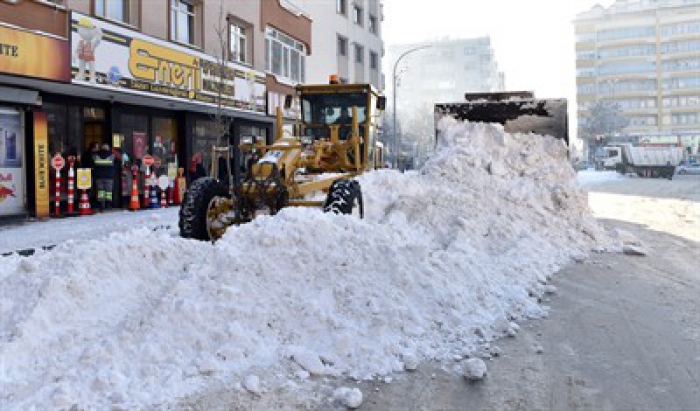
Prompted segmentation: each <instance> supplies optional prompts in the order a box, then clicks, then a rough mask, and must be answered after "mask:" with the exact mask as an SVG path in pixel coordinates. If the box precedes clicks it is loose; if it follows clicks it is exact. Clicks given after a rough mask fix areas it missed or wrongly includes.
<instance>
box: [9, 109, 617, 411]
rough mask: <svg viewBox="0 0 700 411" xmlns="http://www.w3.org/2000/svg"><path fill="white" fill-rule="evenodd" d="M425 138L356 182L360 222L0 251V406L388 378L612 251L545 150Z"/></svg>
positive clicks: (136, 234)
mask: <svg viewBox="0 0 700 411" xmlns="http://www.w3.org/2000/svg"><path fill="white" fill-rule="evenodd" d="M440 129H441V138H440V139H439V142H440V143H439V146H438V147H437V150H436V154H435V156H434V157H433V158H432V159H431V160H430V161H429V162H428V163H427V164H426V165H425V166H424V167H423V168H422V169H421V170H419V171H418V172H412V173H405V174H401V173H399V172H396V171H390V170H384V171H377V172H372V173H369V174H366V175H364V176H363V177H361V178H360V181H361V184H362V188H363V195H364V199H365V219H362V220H361V219H358V218H356V217H352V216H337V215H330V214H323V213H322V212H321V211H320V210H316V209H301V208H298V209H285V210H283V211H282V212H281V213H279V214H278V215H276V216H274V217H269V216H263V217H260V218H258V219H256V220H255V221H253V222H252V223H250V224H246V225H243V226H240V227H236V228H232V229H230V230H228V232H227V233H226V235H225V236H224V237H223V238H222V239H221V240H220V241H218V242H217V243H215V244H210V243H204V242H197V241H191V240H184V239H180V238H177V237H174V236H172V235H169V234H168V233H165V232H162V231H155V232H154V231H153V230H150V229H146V228H141V229H135V230H131V231H128V232H121V233H114V234H111V235H109V236H108V237H106V238H104V239H101V240H89V241H72V242H67V243H64V244H60V245H58V246H57V247H56V248H55V249H53V250H51V251H39V252H38V253H37V254H36V255H34V256H32V257H20V256H16V255H13V256H10V257H5V258H3V259H2V260H1V261H2V265H0V367H1V368H0V409H3V410H5V409H7V410H24V409H31V408H36V409H53V408H70V407H72V406H74V405H75V406H77V408H85V409H109V408H110V407H120V408H132V407H133V408H142V409H143V408H150V407H154V406H169V405H174V404H177V402H178V400H179V399H182V398H184V397H186V396H189V395H193V394H196V393H198V392H203V391H206V390H209V389H212V387H216V386H222V385H224V386H229V387H239V389H240V390H247V391H249V392H251V393H254V394H255V395H265V392H267V391H268V390H269V389H271V388H274V387H276V386H281V385H284V384H288V383H289V382H290V381H295V382H296V383H298V385H299V387H301V388H300V392H301V391H303V387H304V386H305V384H307V385H306V386H308V385H309V384H314V383H318V382H319V381H324V380H325V379H331V380H332V379H333V378H336V377H340V378H343V379H348V378H349V379H355V380H368V379H379V378H381V379H383V380H386V381H390V380H391V375H392V374H394V373H399V372H403V371H404V370H406V369H408V370H410V369H415V367H416V366H418V364H419V363H421V362H424V361H428V360H438V361H454V360H455V358H467V357H469V356H470V355H471V354H472V353H474V352H476V351H478V350H479V349H480V347H482V346H483V345H484V344H487V343H488V342H489V341H493V340H494V339H497V338H500V337H504V336H508V335H510V336H515V335H516V333H517V330H518V325H517V322H518V321H521V320H523V319H526V318H538V317H542V316H545V315H546V313H547V307H544V306H541V305H540V304H539V303H538V298H539V297H541V296H542V295H543V294H544V293H545V292H547V291H548V290H551V288H549V287H548V285H547V282H548V279H549V278H550V277H551V276H552V275H553V274H554V273H556V272H557V271H558V270H559V269H560V268H561V267H563V266H564V265H566V264H568V263H569V262H571V261H573V259H574V258H581V256H585V255H586V254H587V253H588V252H589V251H590V250H592V249H596V250H603V249H606V248H609V247H613V246H614V244H613V243H612V242H611V240H610V237H609V236H608V234H606V233H605V232H604V230H603V229H602V228H601V227H600V226H599V225H598V223H597V222H596V221H595V220H594V219H593V218H592V217H591V215H590V213H589V210H588V205H587V197H586V194H585V193H584V192H582V191H581V190H580V189H579V187H578V183H577V180H576V173H575V172H574V171H573V169H572V168H571V167H570V166H569V165H568V160H567V149H566V147H565V145H564V144H563V143H562V142H561V141H559V140H555V139H553V138H550V137H542V136H533V135H509V134H506V133H504V132H503V128H502V127H501V126H498V125H487V124H468V123H467V124H463V123H460V122H456V121H454V120H451V119H445V120H443V121H442V122H441V123H440ZM337 394H338V397H337V398H335V399H336V400H340V401H343V402H344V403H345V404H346V405H347V406H353V405H355V404H358V405H359V404H360V403H361V402H362V393H361V392H359V396H358V395H357V394H358V392H355V391H354V389H347V390H345V391H343V392H342V395H341V392H340V391H338V392H337Z"/></svg>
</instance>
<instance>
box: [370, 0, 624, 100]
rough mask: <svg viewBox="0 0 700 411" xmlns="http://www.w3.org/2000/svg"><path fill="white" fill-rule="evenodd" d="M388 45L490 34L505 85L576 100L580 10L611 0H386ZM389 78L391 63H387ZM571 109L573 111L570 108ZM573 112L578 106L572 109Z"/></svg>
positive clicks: (385, 19)
mask: <svg viewBox="0 0 700 411" xmlns="http://www.w3.org/2000/svg"><path fill="white" fill-rule="evenodd" d="M382 1H383V3H384V17H385V18H384V22H383V27H382V29H383V38H384V42H385V45H386V47H387V48H388V47H389V46H391V45H393V44H404V43H411V42H417V41H426V40H436V39H440V38H443V37H450V38H471V37H478V36H483V35H490V36H491V44H492V47H493V48H494V50H495V55H496V61H497V62H498V64H499V68H500V70H501V71H503V72H504V73H505V79H506V89H507V90H533V91H534V92H535V95H536V96H537V97H542V98H545V97H550V98H562V97H565V98H568V99H569V104H570V107H573V105H574V104H575V101H576V68H575V53H574V46H575V42H574V26H573V19H574V18H575V17H576V14H578V13H580V12H583V11H587V10H589V9H590V8H591V7H592V6H594V5H596V4H601V5H603V6H605V7H607V6H609V5H611V4H612V3H613V0H598V1H596V0H382ZM384 72H385V74H386V75H387V79H386V81H387V83H390V82H391V78H390V76H391V69H390V68H387V67H385V68H384ZM570 112H572V111H570ZM573 112H575V111H573Z"/></svg>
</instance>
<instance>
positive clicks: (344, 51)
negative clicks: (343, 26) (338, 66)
mask: <svg viewBox="0 0 700 411" xmlns="http://www.w3.org/2000/svg"><path fill="white" fill-rule="evenodd" d="M338 55H339V56H343V57H347V55H348V39H347V38H346V37H343V36H341V35H338Z"/></svg>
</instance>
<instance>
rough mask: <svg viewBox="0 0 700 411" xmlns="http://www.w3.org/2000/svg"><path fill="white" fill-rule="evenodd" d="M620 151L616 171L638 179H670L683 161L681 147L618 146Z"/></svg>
mask: <svg viewBox="0 0 700 411" xmlns="http://www.w3.org/2000/svg"><path fill="white" fill-rule="evenodd" d="M620 150H621V154H622V161H621V162H619V163H618V164H617V166H616V169H617V171H618V172H619V173H622V174H636V175H638V176H639V177H652V178H668V179H671V178H673V174H674V173H675V171H676V167H677V166H678V165H679V164H680V163H681V162H682V161H683V148H682V147H675V146H633V145H632V144H620Z"/></svg>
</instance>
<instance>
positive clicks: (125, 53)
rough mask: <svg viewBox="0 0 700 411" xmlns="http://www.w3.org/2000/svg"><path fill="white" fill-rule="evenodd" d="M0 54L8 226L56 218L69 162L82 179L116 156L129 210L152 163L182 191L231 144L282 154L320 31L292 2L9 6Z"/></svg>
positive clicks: (3, 2) (36, 2)
mask: <svg viewBox="0 0 700 411" xmlns="http://www.w3.org/2000/svg"><path fill="white" fill-rule="evenodd" d="M0 43H2V45H0V136H1V137H2V138H0V142H2V147H0V151H3V150H2V149H5V150H4V151H5V154H4V155H2V154H0V216H2V215H8V214H38V215H45V214H46V213H45V211H46V207H47V205H48V199H49V198H50V199H51V203H52V204H53V201H54V195H55V188H54V187H55V181H56V175H55V172H54V170H53V169H50V167H49V165H50V161H49V159H50V158H51V157H54V156H56V155H57V154H58V155H61V156H62V157H63V158H64V159H68V158H69V157H71V156H72V157H75V160H76V165H77V166H81V165H85V164H89V157H91V155H90V152H89V148H90V147H91V146H92V145H94V144H95V143H97V144H99V145H102V144H109V145H110V146H111V147H112V148H113V151H114V152H115V154H116V155H117V158H118V159H119V161H118V162H117V173H116V178H115V181H114V182H115V189H114V193H113V194H114V198H115V205H116V206H123V205H125V203H124V201H123V200H124V199H125V197H122V195H123V194H127V191H128V189H129V187H128V186H127V182H128V181H130V178H131V175H132V168H133V166H136V168H137V169H138V171H137V173H138V175H137V177H138V178H139V181H140V187H139V190H140V191H142V190H143V180H144V176H145V166H144V164H143V160H144V158H145V157H146V156H149V157H152V158H153V160H154V165H153V166H152V167H151V170H149V171H152V174H153V175H155V176H163V175H166V176H168V178H169V179H171V180H172V179H173V178H174V176H176V175H177V170H178V169H179V168H183V169H184V172H185V175H186V176H187V175H188V174H189V167H188V165H189V164H190V162H191V160H192V158H193V157H195V154H201V156H202V158H203V163H204V164H203V165H204V168H205V169H206V170H208V169H209V166H210V164H211V162H212V161H213V160H212V158H211V153H212V151H211V147H212V146H213V145H215V144H218V143H220V142H222V141H221V140H222V139H223V140H224V141H225V140H229V141H230V142H233V141H238V140H237V139H238V138H241V137H253V138H257V139H262V140H265V141H268V142H271V139H272V137H273V135H272V133H273V127H274V122H275V117H274V113H275V111H276V108H277V106H278V105H280V102H283V101H284V97H285V96H286V95H288V94H292V93H293V90H294V85H295V84H297V83H301V82H304V73H305V70H306V68H305V66H306V59H307V58H308V54H309V53H310V51H311V20H310V19H309V17H308V16H306V15H305V14H304V13H302V12H300V11H299V10H298V9H297V8H293V7H290V6H289V5H287V4H286V3H285V2H284V1H280V0H257V1H246V2H232V1H226V0H52V1H49V0H22V1H16V0H12V1H8V0H0ZM288 114H289V113H288ZM5 135H7V137H5ZM8 153H9V154H8ZM67 173H68V167H65V168H63V169H62V170H61V171H60V174H59V176H60V179H61V181H63V184H64V187H65V179H66V177H67ZM2 193H5V194H2ZM59 195H60V198H61V205H62V207H65V206H66V204H65V201H66V193H65V190H63V191H59ZM3 200H4V201H3Z"/></svg>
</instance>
